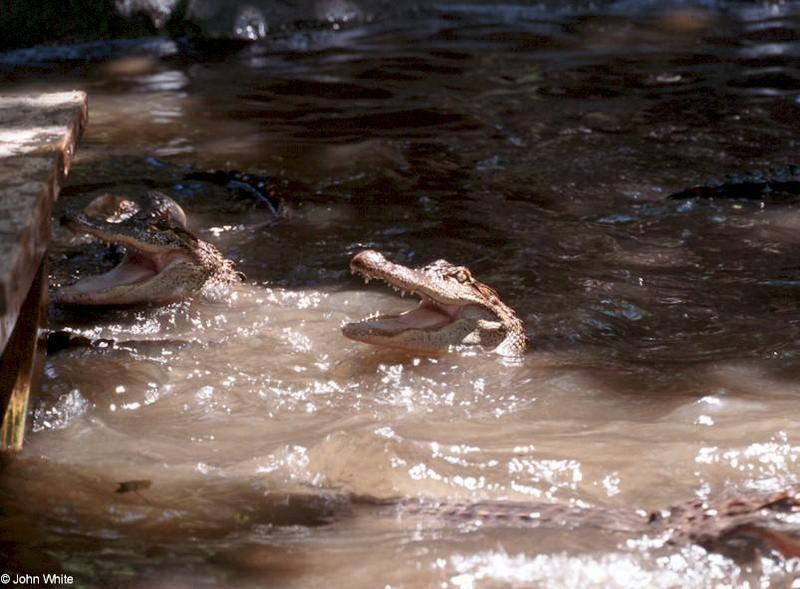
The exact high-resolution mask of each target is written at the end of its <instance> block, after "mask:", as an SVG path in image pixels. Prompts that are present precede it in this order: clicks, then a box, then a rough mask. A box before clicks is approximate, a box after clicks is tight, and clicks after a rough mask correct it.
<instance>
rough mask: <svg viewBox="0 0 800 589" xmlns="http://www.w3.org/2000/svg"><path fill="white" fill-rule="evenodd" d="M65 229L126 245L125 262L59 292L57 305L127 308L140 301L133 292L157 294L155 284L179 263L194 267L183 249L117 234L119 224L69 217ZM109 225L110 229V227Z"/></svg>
mask: <svg viewBox="0 0 800 589" xmlns="http://www.w3.org/2000/svg"><path fill="white" fill-rule="evenodd" d="M61 223H62V225H63V226H65V227H68V228H69V229H71V230H73V231H75V232H78V233H85V234H89V235H92V236H94V237H96V238H97V239H99V240H101V241H103V242H105V243H107V244H117V245H121V246H124V247H125V249H126V254H125V256H124V257H123V259H122V261H121V262H120V263H119V264H118V265H117V266H116V267H114V268H113V269H112V270H110V271H109V272H106V273H104V274H99V275H97V276H87V277H86V278H82V279H80V280H78V281H77V282H76V283H74V284H72V285H70V286H68V287H65V288H63V289H61V290H60V291H59V292H58V293H57V297H56V300H57V302H59V303H61V304H65V305H70V304H78V305H127V304H133V303H136V302H139V301H138V300H137V297H136V296H134V297H132V296H131V295H132V293H134V292H135V293H141V292H147V291H148V290H151V287H153V288H152V290H153V291H156V290H158V289H156V288H155V284H156V283H157V282H158V281H159V279H160V278H161V277H162V276H163V275H164V274H165V273H167V272H168V271H169V270H170V269H172V268H173V267H174V266H176V265H177V264H185V263H189V264H194V263H195V261H194V259H193V258H192V256H191V255H190V254H188V253H187V252H186V251H184V250H181V249H176V248H174V247H169V246H160V245H158V244H154V243H146V242H144V241H141V240H139V239H136V238H135V237H134V236H132V235H128V234H126V233H124V232H116V231H115V230H114V229H115V225H116V224H115V223H105V222H104V223H94V222H92V223H91V224H86V223H83V222H81V221H80V219H79V218H72V217H65V218H63V219H62V220H61ZM106 226H107V228H106Z"/></svg>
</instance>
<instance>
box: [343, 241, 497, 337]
mask: <svg viewBox="0 0 800 589" xmlns="http://www.w3.org/2000/svg"><path fill="white" fill-rule="evenodd" d="M350 270H351V271H352V272H353V273H354V274H358V275H360V276H361V277H362V278H364V281H365V282H369V281H370V280H381V281H383V282H385V283H386V284H388V285H389V286H391V287H392V288H394V289H395V290H397V291H398V292H400V293H401V295H404V294H412V295H414V296H417V297H419V298H420V303H419V305H418V306H417V307H416V308H414V309H412V310H410V311H406V312H405V313H401V314H399V315H375V316H372V317H369V318H367V319H364V320H362V321H357V322H354V323H346V324H345V325H343V326H342V333H343V334H344V335H345V336H346V337H348V338H350V339H353V340H356V341H361V342H364V343H369V344H377V345H382V346H391V347H397V348H403V349H411V350H415V351H418V350H431V351H433V350H437V351H438V350H442V349H447V347H448V346H449V345H451V344H454V343H459V340H460V339H461V338H463V337H464V335H465V333H466V331H465V330H466V328H467V327H468V326H469V325H471V324H473V323H474V321H477V320H480V319H484V320H494V321H497V317H496V316H495V315H494V314H492V313H491V312H490V311H488V310H487V309H485V308H484V307H482V306H480V305H476V304H474V303H470V302H463V301H460V300H458V299H457V298H452V299H450V298H448V296H447V295H446V294H444V293H442V292H434V290H435V286H434V285H433V284H432V282H433V281H432V280H431V278H429V277H428V276H426V275H425V273H424V272H422V271H419V270H414V269H412V268H407V267H406V266H402V265H400V264H394V263H393V262H390V261H388V260H387V259H386V258H384V257H383V256H382V255H381V254H379V253H378V252H375V251H372V250H367V251H363V252H361V253H359V254H357V255H356V256H355V257H354V258H353V259H352V261H351V262H350ZM434 297H435V298H434ZM454 331H458V332H459V333H458V334H456V333H453V332H454Z"/></svg>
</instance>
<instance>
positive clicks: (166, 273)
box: [54, 192, 240, 306]
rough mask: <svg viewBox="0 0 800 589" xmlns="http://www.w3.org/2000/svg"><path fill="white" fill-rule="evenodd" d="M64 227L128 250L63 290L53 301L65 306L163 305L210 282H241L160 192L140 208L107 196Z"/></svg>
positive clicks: (66, 218) (67, 217)
mask: <svg viewBox="0 0 800 589" xmlns="http://www.w3.org/2000/svg"><path fill="white" fill-rule="evenodd" d="M109 209H110V210H109ZM61 224H62V225H65V226H66V227H68V228H70V229H72V230H73V231H76V232H79V233H87V234H89V235H92V236H94V237H95V238H97V239H99V240H101V241H104V242H106V243H109V244H117V245H120V246H123V247H124V248H125V250H126V253H125V256H124V258H123V259H122V262H120V264H119V265H118V266H116V267H115V268H114V269H113V270H111V271H110V272H106V273H105V274H101V275H99V276H90V277H87V278H83V279H81V280H78V281H77V282H75V283H74V284H72V285H70V286H66V287H63V288H61V289H59V290H58V291H57V292H56V293H55V296H54V300H55V302H56V303H59V304H62V305H102V306H118V305H137V304H149V303H155V304H161V303H168V302H173V301H176V300H181V299H183V298H186V297H187V296H189V295H191V294H193V293H195V292H197V291H199V290H200V289H201V288H202V287H203V286H204V285H205V284H206V282H208V281H209V280H216V281H219V282H225V283H234V282H237V281H239V280H240V276H239V274H238V273H237V272H236V271H235V270H234V268H233V263H232V262H231V261H230V260H227V259H225V257H224V256H223V255H222V254H221V253H220V252H219V250H217V249H216V248H215V247H214V246H213V245H211V244H209V243H206V242H204V241H202V240H200V239H198V238H197V237H195V236H194V235H193V234H192V233H190V232H189V231H188V230H187V229H186V216H185V214H184V212H183V210H182V209H181V208H180V206H178V204H177V203H176V202H175V201H173V200H172V199H170V198H168V197H167V196H164V195H163V194H161V193H158V192H149V193H147V195H146V196H145V197H142V198H139V199H138V202H136V203H134V202H133V201H131V200H128V199H124V198H121V197H113V196H109V195H104V196H102V197H98V198H97V199H95V200H94V201H92V203H91V204H90V205H89V206H88V207H87V208H86V209H85V210H84V211H82V212H79V213H71V214H67V215H65V216H64V217H62V219H61Z"/></svg>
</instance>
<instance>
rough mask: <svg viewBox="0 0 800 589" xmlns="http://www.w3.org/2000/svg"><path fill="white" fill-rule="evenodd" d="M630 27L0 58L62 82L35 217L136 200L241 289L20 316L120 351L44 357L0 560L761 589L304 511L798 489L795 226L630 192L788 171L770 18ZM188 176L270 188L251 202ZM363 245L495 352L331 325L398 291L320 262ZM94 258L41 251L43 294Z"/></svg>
mask: <svg viewBox="0 0 800 589" xmlns="http://www.w3.org/2000/svg"><path fill="white" fill-rule="evenodd" d="M624 8H625V6H623V9H624ZM631 12H633V15H631V14H630V13H629V14H625V13H620V12H619V11H617V12H615V11H613V10H609V11H608V12H607V13H604V14H593V15H575V14H569V13H560V14H552V13H550V14H545V13H541V12H537V11H536V10H535V9H533V8H528V9H519V10H515V9H511V8H509V7H506V8H504V9H501V8H498V7H483V8H482V7H481V6H472V7H461V8H459V9H455V8H453V9H449V10H447V11H440V12H435V11H432V12H425V13H420V14H416V15H414V16H411V17H408V18H407V19H398V20H394V21H393V22H391V23H387V22H378V23H373V24H370V25H365V26H362V27H358V28H354V29H350V30H345V31H338V32H333V31H331V32H320V31H317V32H312V33H303V34H296V35H283V36H280V37H278V38H275V39H271V40H270V41H269V42H268V43H263V44H260V45H256V46H253V47H250V48H246V49H244V50H241V51H236V52H231V53H228V54H224V55H214V54H207V53H206V54H204V53H202V52H191V51H183V50H181V49H180V48H178V47H177V46H175V45H174V44H171V43H169V42H154V43H150V44H148V45H147V46H146V48H147V51H148V52H149V53H147V52H146V54H145V55H143V56H139V57H136V58H130V57H125V56H120V55H116V56H114V57H112V58H108V59H102V60H89V61H86V60H81V59H78V60H66V61H61V62H58V63H48V62H46V60H45V61H41V62H35V61H32V62H29V63H25V64H22V65H17V66H16V67H13V68H9V67H6V69H4V70H2V72H0V76H2V78H3V80H4V82H3V84H4V85H3V89H4V90H6V89H8V90H13V91H19V92H27V91H38V90H42V91H44V90H55V89H69V88H74V87H80V88H83V89H85V90H87V91H88V92H89V94H90V102H91V122H90V126H89V130H88V133H87V135H86V137H85V138H84V141H83V143H82V145H81V149H80V152H79V155H78V159H77V160H76V164H75V166H74V168H73V170H72V173H71V175H70V178H69V182H68V184H67V186H66V187H65V189H64V196H63V198H62V199H61V201H60V203H59V206H61V207H65V206H77V205H79V204H81V203H84V202H87V201H88V200H89V199H90V198H92V197H93V196H96V195H98V194H100V193H102V192H105V191H108V190H114V191H117V192H120V193H128V194H136V192H137V191H141V190H144V189H146V188H148V187H154V186H155V187H157V188H160V189H163V190H165V191H166V192H168V193H169V194H170V195H172V196H173V197H175V198H176V199H177V200H178V201H179V202H180V203H181V204H182V205H183V207H184V208H185V209H186V211H187V213H188V215H189V222H190V225H191V226H192V227H194V229H195V230H196V231H197V232H198V234H199V235H201V236H202V237H203V238H205V239H208V240H210V241H213V242H214V243H216V244H217V245H218V246H219V247H220V248H221V249H222V250H224V251H225V252H226V253H227V254H228V255H229V256H230V257H232V258H234V259H235V260H237V263H238V266H239V268H240V269H241V270H242V271H243V272H244V273H245V274H246V275H247V282H246V283H245V284H243V285H242V286H241V287H238V288H236V289H234V290H233V291H232V292H229V293H223V294H222V295H221V296H219V297H217V298H214V299H210V300H204V299H196V300H192V301H188V302H185V303H181V304H176V305H171V306H168V307H164V308H158V309H147V308H144V309H128V310H110V311H106V312H67V311H64V310H59V309H53V310H52V311H51V322H52V324H53V325H54V326H56V327H59V328H65V329H70V330H73V331H76V332H78V333H81V334H83V335H87V336H89V337H93V338H112V339H115V340H117V341H125V342H126V344H125V345H122V346H119V347H116V348H107V349H104V348H89V349H86V348H77V349H68V350H64V351H61V352H59V353H57V354H54V355H52V356H51V357H49V358H48V360H47V363H46V366H45V372H44V378H43V382H42V384H41V390H40V391H38V393H37V394H36V396H35V398H34V399H33V400H32V415H31V421H32V424H33V431H32V432H31V434H30V436H29V437H28V440H27V445H26V447H25V449H24V451H23V452H22V453H21V454H20V455H19V456H18V457H16V458H15V459H14V460H13V461H11V462H10V463H9V464H8V465H7V466H6V467H5V471H4V473H3V476H2V479H0V512H1V513H2V514H3V518H2V519H1V520H0V546H2V550H3V552H2V554H4V555H5V558H6V559H8V561H7V562H8V564H7V567H12V570H16V571H19V572H23V571H28V572H53V571H56V570H59V569H60V570H64V571H66V572H69V573H71V574H73V575H75V577H76V581H77V582H78V583H79V584H80V585H82V586H102V587H107V586H133V587H230V586H237V587H239V586H241V587H263V586H275V587H314V586H335V587H340V586H341V587H345V586H346V587H384V586H385V587H397V588H399V587H433V586H436V587H458V588H462V589H465V588H471V587H505V586H548V587H586V586H601V587H607V586H619V587H642V586H652V587H676V586H681V587H689V586H691V587H709V586H730V585H733V586H743V585H745V584H747V583H749V585H747V586H766V585H769V584H774V585H775V586H788V585H789V584H791V582H792V580H793V579H795V578H796V577H797V575H798V574H799V573H798V571H799V570H800V569H798V564H797V562H792V561H789V562H784V561H782V560H780V559H775V558H764V559H762V560H761V561H760V562H757V563H755V564H752V565H747V566H740V565H738V564H736V563H734V562H732V561H730V560H727V559H725V558H723V557H721V556H715V555H707V554H705V552H704V551H703V550H702V549H700V548H698V547H668V546H662V545H661V543H660V542H659V539H658V538H648V537H642V536H634V537H625V536H620V535H619V534H612V533H606V532H602V531H600V530H591V529H590V530H587V529H580V528H579V529H549V530H548V529H538V530H520V529H503V528H496V527H491V526H489V527H480V526H476V525H473V524H470V522H465V523H464V524H463V525H456V524H452V523H450V524H447V525H445V524H442V522H437V521H426V520H423V521H419V520H414V519H411V520H404V519H402V518H393V517H387V516H385V515H381V514H382V512H381V510H380V509H377V508H372V507H369V506H364V505H361V506H359V505H356V506H353V507H347V506H342V505H341V504H340V503H341V499H340V498H339V497H340V496H341V495H342V494H344V495H346V494H351V493H352V494H355V495H358V496H366V497H370V498H375V499H379V500H382V499H388V498H413V497H423V496H424V497H433V498H439V499H448V498H449V499H459V500H469V499H474V500H485V499H490V500H491V499H508V500H514V501H526V500H528V501H535V502H540V503H541V502H544V503H559V504H564V505H578V506H597V507H609V508H630V509H631V510H636V509H643V510H648V509H658V508H663V507H666V506H667V505H669V504H671V503H674V502H679V501H683V500H686V499H690V498H692V497H696V496H699V497H707V496H716V495H717V494H719V493H722V492H724V491H726V490H731V489H777V488H780V487H782V486H785V485H789V484H796V483H798V474H797V473H798V466H799V465H798V461H799V460H800V439H799V438H798V437H799V436H800V419H798V409H797V399H798V395H800V384H798V375H799V374H800V312H799V311H798V298H800V260H799V259H798V255H797V252H798V245H799V244H800V233H798V230H800V206H798V205H792V204H785V205H772V204H767V205H764V206H761V205H760V204H759V203H748V202H739V201H735V202H729V201H717V202H692V201H684V202H674V201H669V200H667V199H666V198H665V197H666V196H667V195H669V194H670V193H672V192H676V191H679V190H682V189H684V188H685V187H687V186H692V185H694V184H700V183H707V182H709V181H712V180H713V179H715V178H716V179H721V178H722V177H723V176H724V175H725V174H737V173H741V172H744V171H747V170H766V169H767V168H769V167H770V166H776V165H784V164H789V163H792V162H796V161H797V160H798V159H800V158H798V147H800V139H798V137H800V135H799V134H798V131H800V67H798V63H800V62H799V61H798V59H799V58H800V12H798V10H797V5H792V4H764V5H761V4H759V5H758V6H755V5H750V4H734V5H723V6H722V7H721V8H719V9H713V10H691V11H689V10H687V9H680V10H655V9H651V10H646V11H644V13H637V12H636V11H635V10H631ZM154 48H155V49H154ZM190 166H191V167H192V168H193V169H239V170H245V171H248V172H251V173H260V174H263V175H269V176H274V177H279V178H282V179H283V180H282V182H283V184H282V186H285V187H290V189H289V188H287V189H286V191H285V193H284V194H283V197H284V198H285V201H286V208H287V215H286V216H285V217H284V218H282V219H279V220H274V219H272V218H271V216H270V215H269V213H268V211H266V210H265V209H261V208H257V207H254V206H252V204H251V203H248V202H247V200H246V199H243V198H240V197H237V196H234V195H232V194H230V193H228V192H227V191H225V190H224V189H221V188H214V187H211V186H209V185H206V184H202V183H198V182H193V181H187V180H186V179H185V176H184V175H185V172H186V171H187V170H188V169H189V167H190ZM56 237H57V238H59V239H64V238H65V236H63V235H61V234H60V232H58V230H57V228H56ZM70 247H72V249H71V250H70ZM365 247H370V248H375V249H379V250H381V251H382V252H384V253H385V254H386V255H387V256H389V257H393V258H396V259H398V260H400V261H403V262H407V263H412V264H417V263H426V262H429V261H431V260H433V259H436V258H439V257H444V258H447V259H449V260H451V261H453V262H457V263H461V264H466V265H468V266H469V267H470V268H471V269H472V271H473V273H474V274H475V275H476V276H477V277H478V278H480V279H481V280H482V281H484V282H486V283H488V284H490V285H492V286H493V287H495V288H496V289H497V290H498V291H499V292H500V294H501V296H502V298H503V299H504V300H505V301H506V303H508V304H509V305H510V306H512V307H513V308H515V309H517V311H518V312H519V315H520V316H521V317H522V318H523V319H524V321H525V323H526V326H527V332H528V335H529V336H530V339H531V342H532V345H531V349H530V351H529V352H528V353H527V354H526V355H525V356H524V358H522V359H520V360H518V361H508V360H502V359H499V358H496V357H493V356H487V355H481V354H474V353H454V354H450V355H447V356H442V357H438V358H424V357H423V358H414V357H411V356H408V355H404V354H402V353H397V352H391V351H381V350H376V349H373V348H370V347H368V346H365V345H361V344H357V343H355V342H351V341H348V340H345V339H343V338H342V337H341V335H340V334H339V326H340V324H341V323H342V322H344V321H348V320H353V319H357V318H360V317H363V316H366V315H369V314H371V313H373V312H375V311H378V310H381V311H391V310H402V309H406V308H408V307H410V306H411V305H412V303H411V302H410V301H408V300H406V299H400V298H397V297H396V296H394V293H393V292H392V291H389V290H388V289H385V288H382V287H381V286H380V285H374V284H370V285H369V286H368V287H367V286H365V285H364V284H363V283H361V282H360V281H359V280H357V279H355V278H354V277H352V276H351V275H350V273H349V271H348V268H347V262H348V259H349V257H350V256H352V255H353V254H354V253H356V252H357V251H359V250H360V249H362V248H365ZM70 251H71V252H72V254H69V252H70ZM86 251H89V250H86ZM98 251H99V250H97V249H95V250H91V253H89V254H86V255H84V256H83V257H81V255H79V252H80V248H78V250H77V251H76V249H75V247H74V244H73V245H71V246H70V245H69V244H67V245H64V244H63V243H61V244H56V245H55V246H54V248H53V252H52V260H53V264H54V280H56V279H60V278H58V276H57V275H56V274H57V270H58V269H61V271H62V272H63V271H64V270H63V269H64V268H65V267H66V268H68V269H70V268H71V270H69V271H70V272H73V273H74V272H76V271H77V270H75V269H74V267H73V266H70V264H78V266H80V264H84V269H85V268H86V267H87V265H88V266H90V265H91V264H92V263H93V260H95V259H96V258H97V256H98V255H99V254H98ZM70 256H71V257H70ZM136 479H149V480H151V481H152V486H151V487H150V488H149V489H145V490H142V491H141V492H140V493H138V494H137V493H127V494H115V493H114V489H115V488H116V483H117V482H118V481H126V480H136ZM298 495H299V497H300V498H298V497H297V496H298ZM304 498H305V499H304Z"/></svg>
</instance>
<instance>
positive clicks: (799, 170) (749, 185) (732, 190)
mask: <svg viewBox="0 0 800 589" xmlns="http://www.w3.org/2000/svg"><path fill="white" fill-rule="evenodd" d="M668 198H669V199H671V200H687V199H694V198H700V199H730V200H751V201H761V202H768V203H772V204H790V203H795V202H798V201H799V200H800V166H798V165H793V164H790V165H788V166H784V167H781V168H770V169H769V170H768V171H767V172H748V173H746V174H740V175H733V176H726V177H725V180H724V181H723V182H710V183H708V184H705V185H699V186H692V187H690V188H687V189H685V190H682V191H680V192H676V193H674V194H670V195H669V197H668Z"/></svg>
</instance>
